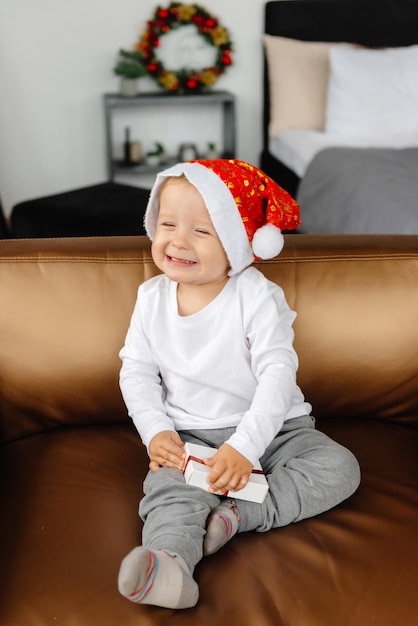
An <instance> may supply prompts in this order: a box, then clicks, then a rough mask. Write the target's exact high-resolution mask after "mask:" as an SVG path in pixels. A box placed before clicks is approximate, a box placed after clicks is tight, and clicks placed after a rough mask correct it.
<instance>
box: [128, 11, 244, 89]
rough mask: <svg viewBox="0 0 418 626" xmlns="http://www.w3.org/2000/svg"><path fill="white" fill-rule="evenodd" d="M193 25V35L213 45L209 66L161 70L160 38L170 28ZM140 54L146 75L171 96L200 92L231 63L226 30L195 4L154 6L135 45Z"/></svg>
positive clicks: (162, 66) (230, 50) (162, 68)
mask: <svg viewBox="0 0 418 626" xmlns="http://www.w3.org/2000/svg"><path fill="white" fill-rule="evenodd" d="M189 24H194V25H195V26H196V28H197V32H198V33H199V35H201V36H202V37H203V38H204V40H205V41H206V42H207V43H208V44H209V45H210V46H214V48H215V52H216V58H215V62H214V64H213V65H211V66H209V67H205V68H203V69H188V68H183V69H180V70H178V71H174V70H172V69H168V68H166V67H164V64H163V62H162V61H161V60H160V59H159V58H158V55H157V53H156V51H157V49H158V47H159V46H160V44H161V37H162V36H163V35H166V34H167V33H169V32H170V31H171V30H173V29H177V28H180V27H181V26H185V25H189ZM135 48H136V50H137V51H138V52H139V53H140V54H141V55H142V58H143V62H144V65H145V67H146V69H147V71H148V74H149V75H150V76H152V77H153V78H154V79H155V80H156V81H157V83H158V84H159V85H161V87H163V88H164V89H167V90H168V91H170V92H171V93H178V94H184V93H204V92H205V91H209V90H210V88H211V87H212V85H213V84H214V83H215V82H216V81H217V80H218V78H219V77H220V76H221V75H222V74H223V73H224V72H225V70H226V69H227V68H228V67H229V66H230V65H231V64H232V44H231V40H230V36H229V32H228V31H227V29H226V28H225V27H224V26H222V25H221V24H220V22H219V20H218V19H217V18H216V17H213V16H212V15H211V14H210V13H208V12H207V11H206V9H204V8H203V7H201V6H200V5H198V4H182V3H180V2H171V3H170V4H169V6H168V7H167V8H163V7H160V6H158V7H157V9H156V10H155V13H154V15H153V17H152V19H151V20H149V21H148V22H147V28H146V29H145V30H144V32H143V33H142V35H141V38H140V40H139V42H138V43H137V44H136V46H135Z"/></svg>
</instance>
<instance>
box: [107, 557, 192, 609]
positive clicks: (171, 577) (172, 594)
mask: <svg viewBox="0 0 418 626" xmlns="http://www.w3.org/2000/svg"><path fill="white" fill-rule="evenodd" d="M118 587H119V591H120V593H121V594H122V595H123V596H125V597H126V598H128V600H131V601H132V602H137V603H138V604H153V605H155V606H162V607H165V608H168V609H187V608H189V607H192V606H194V605H195V604H196V603H197V600H198V598H199V588H198V586H197V583H196V582H195V581H194V580H193V577H192V575H191V574H190V572H189V568H188V567H187V565H186V563H185V561H184V560H183V559H182V558H181V557H180V556H178V555H177V554H175V553H174V552H170V551H165V550H158V552H154V551H153V550H148V549H147V548H144V547H142V546H139V547H138V548H134V549H133V550H132V552H130V553H129V554H128V555H127V556H126V557H125V558H124V559H123V561H122V564H121V567H120V571H119V578H118Z"/></svg>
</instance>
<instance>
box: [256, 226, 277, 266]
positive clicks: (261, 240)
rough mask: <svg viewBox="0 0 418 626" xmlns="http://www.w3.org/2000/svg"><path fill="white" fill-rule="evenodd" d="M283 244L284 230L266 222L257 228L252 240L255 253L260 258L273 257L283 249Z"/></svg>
mask: <svg viewBox="0 0 418 626" xmlns="http://www.w3.org/2000/svg"><path fill="white" fill-rule="evenodd" d="M283 245H284V239H283V235H282V232H281V230H280V229H279V228H277V227H276V226H273V224H264V226H262V227H261V228H259V229H258V230H256V232H255V234H254V237H253V241H252V248H253V253H254V255H255V256H256V257H258V258H259V259H272V258H273V257H275V256H277V255H278V254H279V253H280V252H281V251H282V249H283Z"/></svg>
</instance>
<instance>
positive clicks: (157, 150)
mask: <svg viewBox="0 0 418 626" xmlns="http://www.w3.org/2000/svg"><path fill="white" fill-rule="evenodd" d="M164 153H165V150H164V146H163V145H162V144H161V143H158V142H156V144H155V150H150V151H149V152H147V156H161V155H163V154H164Z"/></svg>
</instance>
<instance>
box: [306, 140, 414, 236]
mask: <svg viewBox="0 0 418 626" xmlns="http://www.w3.org/2000/svg"><path fill="white" fill-rule="evenodd" d="M297 200H298V202H299V204H300V207H301V217H302V227H301V228H300V231H301V232H303V233H372V234H373V233H374V234H377V233H399V234H416V233H418V148H404V149H386V148H326V149H325V150H322V151H321V152H320V153H318V154H317V155H316V156H315V157H314V159H313V160H312V162H311V163H310V165H309V167H308V169H307V171H306V174H305V176H304V178H303V179H302V180H301V182H300V185H299V189H298V193H297Z"/></svg>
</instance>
